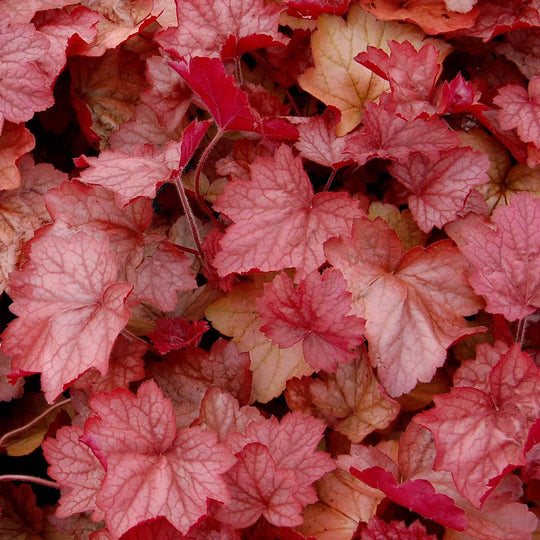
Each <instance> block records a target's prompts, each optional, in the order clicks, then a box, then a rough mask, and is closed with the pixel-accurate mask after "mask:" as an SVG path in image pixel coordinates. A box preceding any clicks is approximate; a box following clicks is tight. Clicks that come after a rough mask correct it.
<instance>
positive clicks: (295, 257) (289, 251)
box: [214, 145, 363, 279]
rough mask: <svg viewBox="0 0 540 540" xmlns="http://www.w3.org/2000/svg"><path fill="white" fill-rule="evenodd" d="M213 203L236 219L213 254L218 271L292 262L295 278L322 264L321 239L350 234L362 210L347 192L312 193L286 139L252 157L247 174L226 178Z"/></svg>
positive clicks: (264, 268) (274, 267)
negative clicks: (261, 155) (271, 154)
mask: <svg viewBox="0 0 540 540" xmlns="http://www.w3.org/2000/svg"><path fill="white" fill-rule="evenodd" d="M214 209H215V210H217V211H218V212H222V213H224V214H226V215H227V216H228V217H229V218H231V219H232V220H233V221H234V223H233V224H232V225H231V226H230V227H229V228H228V229H227V231H226V234H225V237H224V238H223V240H222V242H221V247H222V251H221V252H220V253H218V254H217V255H216V258H215V259H214V266H215V267H216V268H217V270H218V272H219V274H220V275H221V276H225V275H227V274H229V273H230V272H231V271H233V272H249V271H250V270H254V269H257V270H260V271H262V272H267V271H271V270H281V269H284V268H296V271H297V272H296V279H302V278H304V277H305V276H307V274H308V273H309V272H311V271H312V270H315V269H316V268H318V267H319V266H320V265H321V264H323V262H324V254H323V249H322V245H323V243H324V242H325V241H326V240H327V239H328V238H331V237H332V236H339V235H342V234H343V235H347V234H349V232H350V228H351V226H352V222H353V220H354V218H355V217H359V216H361V215H362V214H363V212H362V211H361V210H360V209H359V208H358V202H357V201H354V200H353V199H351V198H350V197H349V196H348V195H346V194H343V193H327V192H324V193H317V194H314V193H313V187H312V185H311V182H310V180H309V178H308V176H307V174H306V172H305V171H304V168H303V166H302V160H301V159H300V158H298V157H297V158H295V157H294V156H293V153H292V150H291V149H290V148H289V147H288V146H285V145H282V146H280V147H279V148H278V149H277V150H276V153H275V155H274V157H273V158H257V159H256V160H255V162H254V163H253V165H252V166H251V180H242V179H235V180H233V181H232V182H230V183H228V184H227V185H226V186H225V189H224V191H223V194H222V195H221V196H220V197H219V199H218V200H217V201H216V204H215V205H214Z"/></svg>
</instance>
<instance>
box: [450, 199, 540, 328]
mask: <svg viewBox="0 0 540 540" xmlns="http://www.w3.org/2000/svg"><path fill="white" fill-rule="evenodd" d="M447 233H448V234H449V235H450V237H451V238H452V239H453V240H454V241H455V242H456V244H457V245H458V247H459V249H460V251H461V252H462V253H463V254H464V255H465V257H466V258H467V259H468V260H469V262H470V263H471V265H472V266H473V267H474V268H475V271H474V273H473V274H472V275H471V276H470V277H469V280H470V282H471V284H472V286H473V287H474V290H475V291H476V293H477V294H481V295H483V296H484V297H485V299H486V304H487V305H486V310H487V311H488V312H490V313H500V314H502V315H504V316H505V317H506V318H507V319H508V320H509V321H513V320H516V319H523V318H524V317H527V316H528V315H530V314H532V313H534V312H535V311H536V309H537V308H538V307H540V258H539V257H538V252H539V250H540V199H538V198H536V197H534V196H533V195H531V194H530V193H517V194H515V195H513V196H512V197H511V199H510V202H509V204H508V205H500V206H498V207H497V208H496V209H495V210H494V212H493V215H492V221H491V223H490V222H489V221H488V220H487V219H484V218H482V217H479V216H474V215H469V216H468V217H467V218H465V219H464V220H461V221H456V222H453V223H452V224H450V225H448V226H447Z"/></svg>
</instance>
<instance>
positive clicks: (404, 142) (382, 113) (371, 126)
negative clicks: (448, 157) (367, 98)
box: [346, 102, 460, 165]
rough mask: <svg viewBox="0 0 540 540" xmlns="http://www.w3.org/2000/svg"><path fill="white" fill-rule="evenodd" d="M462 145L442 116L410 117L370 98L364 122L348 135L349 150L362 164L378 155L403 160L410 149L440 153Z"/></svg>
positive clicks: (347, 150) (426, 152)
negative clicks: (399, 113)
mask: <svg viewBox="0 0 540 540" xmlns="http://www.w3.org/2000/svg"><path fill="white" fill-rule="evenodd" d="M459 145H460V141H459V137H458V136H457V134H456V133H455V132H454V131H452V130H451V129H450V128H449V127H448V125H447V124H446V123H445V122H444V121H443V120H440V119H439V118H428V119H426V118H415V119H414V120H410V121H407V120H405V119H404V118H402V117H401V116H398V115H396V114H393V113H391V112H389V111H387V110H385V109H384V107H383V106H381V105H375V103H371V102H368V103H366V111H365V113H364V119H363V126H362V128H361V129H360V131H359V132H358V133H356V134H354V135H351V137H350V138H349V142H348V144H347V146H346V152H347V153H348V154H350V155H352V156H353V157H354V159H355V160H356V161H357V162H358V164H360V165H363V164H364V163H365V162H366V161H368V160H370V159H372V158H375V157H378V158H384V159H392V160H395V161H404V160H406V159H407V158H408V157H409V154H410V153H411V152H421V153H424V154H430V153H438V152H441V151H444V150H448V149H449V148H453V147H454V146H459Z"/></svg>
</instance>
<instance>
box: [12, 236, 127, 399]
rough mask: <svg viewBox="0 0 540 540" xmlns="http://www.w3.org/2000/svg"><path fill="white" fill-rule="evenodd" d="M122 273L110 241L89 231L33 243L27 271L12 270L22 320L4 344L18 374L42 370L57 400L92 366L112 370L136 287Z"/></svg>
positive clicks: (44, 382)
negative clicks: (123, 280) (128, 301)
mask: <svg viewBox="0 0 540 540" xmlns="http://www.w3.org/2000/svg"><path fill="white" fill-rule="evenodd" d="M116 276H117V266H116V261H115V257H114V255H113V253H112V251H111V248H110V245H109V244H108V243H107V242H103V241H99V242H98V241H96V240H94V239H93V238H92V237H91V236H89V235H87V234H84V233H77V234H74V235H72V236H71V238H69V239H67V240H66V239H64V238H61V237H57V236H54V235H52V234H43V235H41V236H40V237H38V238H37V239H36V240H34V241H33V242H32V243H31V244H29V260H28V261H27V262H26V263H25V265H24V266H23V268H22V270H20V271H18V272H14V273H13V274H11V275H10V283H11V289H10V295H11V297H12V299H13V304H11V306H10V309H11V311H12V312H13V313H14V314H15V315H17V317H18V318H17V319H15V320H14V321H12V322H11V323H10V324H9V326H8V328H7V330H5V332H4V333H3V339H4V342H3V345H2V349H3V351H4V353H5V354H7V355H8V356H11V357H12V358H13V359H12V369H13V372H14V374H18V375H24V374H26V373H39V372H41V388H42V390H43V392H44V393H45V396H46V398H47V400H48V401H49V402H51V403H52V402H53V401H54V400H55V399H56V398H57V396H58V395H59V394H60V393H61V392H62V391H63V390H64V388H65V387H66V386H67V385H69V384H70V383H71V382H72V381H73V380H74V379H76V378H77V377H78V376H79V375H81V374H82V373H84V372H85V371H86V370H87V369H89V368H91V367H95V368H96V369H97V370H98V371H100V372H101V373H102V374H104V373H106V371H107V368H108V362H109V355H110V353H111V350H112V347H113V344H114V341H115V339H116V337H117V335H118V334H119V332H120V330H122V328H123V327H124V326H125V324H126V323H127V321H128V319H129V310H128V309H127V308H126V307H125V303H126V299H127V296H128V295H129V293H130V292H131V290H132V286H131V285H129V284H126V283H117V282H116Z"/></svg>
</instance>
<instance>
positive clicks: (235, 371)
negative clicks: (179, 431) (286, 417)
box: [146, 338, 251, 427]
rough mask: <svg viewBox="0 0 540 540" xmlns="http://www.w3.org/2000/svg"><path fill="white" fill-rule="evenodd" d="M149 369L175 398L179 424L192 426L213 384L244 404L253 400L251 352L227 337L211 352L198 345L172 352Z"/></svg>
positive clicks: (162, 388)
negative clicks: (242, 348) (239, 346)
mask: <svg viewBox="0 0 540 540" xmlns="http://www.w3.org/2000/svg"><path fill="white" fill-rule="evenodd" d="M146 371H147V374H148V376H150V377H153V379H154V380H155V381H156V382H157V384H159V386H160V388H161V390H162V391H163V393H164V394H165V395H166V396H167V397H168V398H170V399H171V400H172V403H173V407H174V411H175V415H176V419H177V425H178V427H186V426H189V425H190V424H191V423H192V422H193V420H195V419H196V418H197V417H198V416H199V409H200V407H201V401H202V399H203V397H204V395H205V393H206V391H207V390H208V389H209V388H211V387H218V388H220V389H222V390H223V391H224V392H228V393H229V394H230V395H231V396H234V398H236V399H237V400H238V401H239V402H240V403H241V404H242V405H245V404H247V403H248V401H249V396H250V393H251V372H250V371H249V355H248V354H247V353H240V352H239V351H238V348H237V347H236V345H235V344H234V343H233V342H230V341H226V340H225V339H223V338H220V339H218V340H217V341H216V342H215V343H214V345H212V348H211V349H210V352H209V353H208V352H207V351H204V350H202V349H200V348H195V347H190V348H188V349H185V350H182V351H176V352H172V353H170V354H167V355H166V356H165V358H164V359H163V360H161V361H160V362H150V363H148V364H147V366H146Z"/></svg>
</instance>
